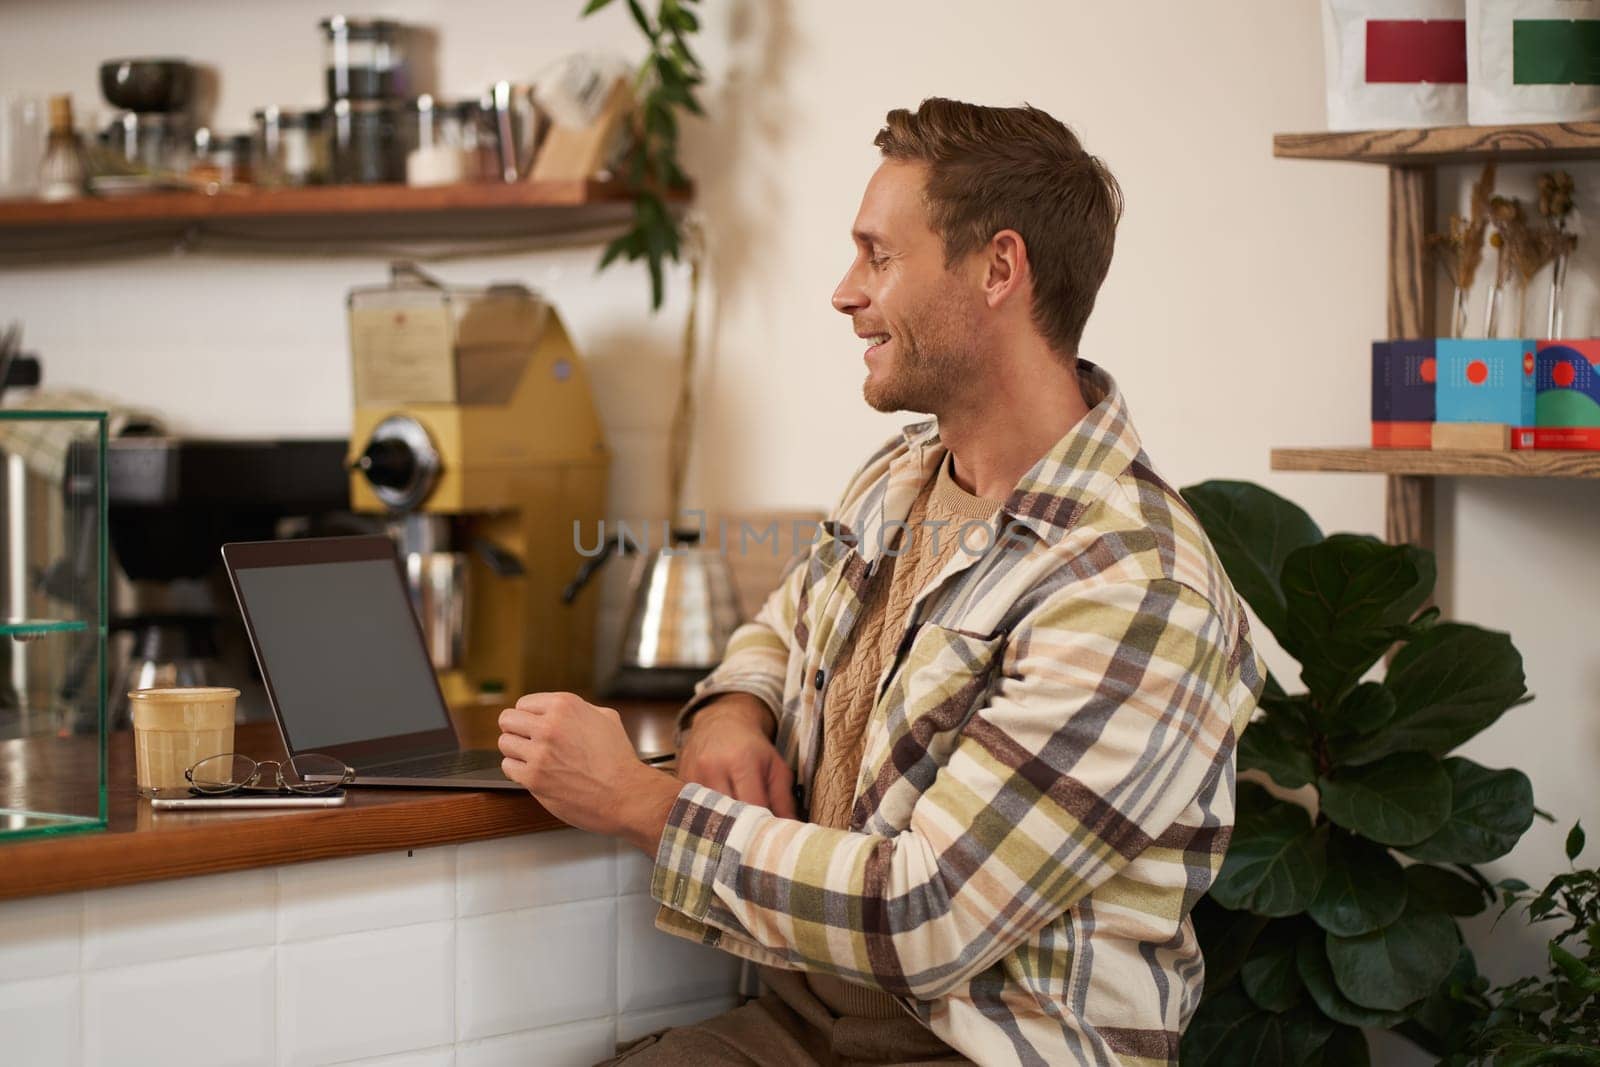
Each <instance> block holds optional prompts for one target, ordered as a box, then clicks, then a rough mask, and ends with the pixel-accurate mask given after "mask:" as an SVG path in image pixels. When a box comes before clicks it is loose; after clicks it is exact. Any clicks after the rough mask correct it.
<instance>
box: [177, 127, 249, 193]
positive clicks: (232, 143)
mask: <svg viewBox="0 0 1600 1067" xmlns="http://www.w3.org/2000/svg"><path fill="white" fill-rule="evenodd" d="M254 154H255V138H254V137H252V136H251V135H250V134H248V133H240V134H233V135H231V136H223V135H219V134H216V133H213V132H212V131H211V130H209V129H207V128H206V127H204V126H202V127H200V128H199V129H198V130H196V131H195V132H194V159H193V161H192V162H190V164H189V179H190V180H191V181H193V182H196V183H199V184H201V185H204V186H206V187H208V188H213V187H220V186H224V185H248V184H250V183H251V181H252V180H253V178H254V174H253V172H252V162H253V157H254Z"/></svg>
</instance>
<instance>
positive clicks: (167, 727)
mask: <svg viewBox="0 0 1600 1067" xmlns="http://www.w3.org/2000/svg"><path fill="white" fill-rule="evenodd" d="M238 699H239V691H238V690H237V689H229V688H225V687H212V686H206V687H190V688H182V689H135V690H133V691H132V692H130V693H129V694H128V704H129V706H130V707H131V709H132V711H133V755H134V765H135V768H136V776H137V779H138V787H139V793H140V794H141V795H143V796H147V797H148V796H154V795H156V794H157V793H158V792H160V791H162V790H169V789H183V788H186V787H187V786H188V784H189V782H188V779H186V778H185V777H184V776H183V772H184V771H186V770H188V769H189V768H190V767H193V766H194V765H195V764H196V763H198V762H200V761H201V760H203V759H205V758H206V757H208V756H219V755H222V754H223V753H225V752H232V751H233V710H234V704H235V702H236V701H237V700H238Z"/></svg>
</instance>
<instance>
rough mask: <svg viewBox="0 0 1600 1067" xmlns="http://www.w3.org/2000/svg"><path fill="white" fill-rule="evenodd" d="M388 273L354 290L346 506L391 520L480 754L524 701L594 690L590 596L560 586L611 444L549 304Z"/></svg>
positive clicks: (454, 706) (428, 635)
mask: <svg viewBox="0 0 1600 1067" xmlns="http://www.w3.org/2000/svg"><path fill="white" fill-rule="evenodd" d="M391 271H392V276H391V279H390V283H389V284H388V285H384V286H375V287H370V288H362V289H355V290H353V291H352V292H351V293H350V298H349V318H350V352H351V365H352V372H353V377H354V398H355V417H354V423H353V425H352V427H351V434H350V444H351V455H350V457H349V458H350V469H351V475H350V499H351V504H352V506H353V507H354V509H355V510H357V511H362V512H381V513H383V514H385V515H386V516H387V517H388V521H389V529H390V532H391V534H392V535H393V536H394V537H395V538H396V540H397V542H398V544H399V548H400V552H401V555H402V558H403V559H404V562H405V567H406V577H407V582H408V585H409V588H410V592H411V597H412V604H413V607H415V608H416V611H417V616H418V618H419V620H420V621H421V623H422V628H423V633H424V636H425V639H426V643H427V645H428V652H429V655H430V656H431V657H432V660H433V665H434V669H435V670H436V671H437V672H438V675H439V681H440V687H441V689H442V690H443V692H444V696H445V700H446V701H447V702H448V703H449V705H450V708H451V714H452V717H453V718H454V719H455V721H456V726H457V731H458V733H460V734H461V735H462V738H463V741H464V742H466V743H468V744H472V745H475V746H482V747H491V748H492V747H493V746H494V738H495V737H496V736H497V735H498V729H497V727H496V726H495V724H494V719H495V716H496V714H497V713H498V711H499V709H500V708H503V707H506V706H509V704H510V703H512V702H514V701H515V700H516V698H517V697H518V696H520V695H521V694H523V693H528V692H537V691H545V690H579V691H581V690H586V689H589V688H590V687H591V685H592V682H593V678H592V674H593V670H594V644H595V615H596V607H597V598H598V595H599V594H598V590H597V589H594V588H590V589H587V590H585V591H584V592H583V594H581V595H580V596H579V597H578V598H577V599H576V600H575V601H573V602H572V603H570V604H569V603H564V602H563V600H562V596H561V594H562V589H563V588H564V587H565V586H566V585H567V583H568V582H569V581H570V580H571V578H572V576H573V574H574V572H575V571H576V570H577V569H578V567H579V565H580V564H581V563H582V562H583V559H582V557H581V556H580V555H579V553H578V550H577V547H576V546H577V544H578V540H577V537H578V531H579V530H581V531H582V535H583V536H584V537H586V538H592V537H593V536H594V534H593V531H594V530H595V529H596V528H597V527H598V524H599V522H600V519H601V516H602V515H603V514H604V508H605V502H606V480H607V477H608V475H609V473H610V467H611V455H610V452H609V450H608V449H607V448H606V444H605V437H604V434H603V432H602V430H601V426H600V420H599V417H598V416H597V415H596V413H595V406H594V398H593V395H592V393H591V391H590V388H589V379H588V375H587V373H586V372H585V369H584V363H583V360H582V359H581V358H580V357H579V355H578V353H577V351H576V350H575V349H574V347H573V345H572V341H571V339H570V338H569V337H568V335H567V330H566V328H565V326H564V325H563V324H562V322H561V318H560V316H559V315H558V314H557V313H556V310H555V308H553V307H552V306H550V305H549V304H548V303H547V302H546V301H545V300H543V299H542V298H541V297H540V296H539V295H538V294H536V293H533V292H531V291H530V290H528V289H526V288H524V287H522V286H520V285H492V286H488V287H485V288H467V287H454V286H446V285H444V284H442V283H440V282H439V281H437V280H436V279H434V278H432V277H430V276H428V275H426V274H424V273H422V272H421V271H420V270H418V269H417V268H416V267H415V266H413V265H411V264H395V265H393V267H392V268H391Z"/></svg>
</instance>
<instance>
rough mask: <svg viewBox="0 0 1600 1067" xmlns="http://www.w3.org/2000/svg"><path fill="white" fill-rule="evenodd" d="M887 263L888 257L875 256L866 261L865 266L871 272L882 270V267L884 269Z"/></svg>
mask: <svg viewBox="0 0 1600 1067" xmlns="http://www.w3.org/2000/svg"><path fill="white" fill-rule="evenodd" d="M888 262H889V257H888V256H875V257H873V258H872V259H869V260H867V264H868V265H869V266H870V267H872V269H873V270H882V269H883V267H884V264H886V263H888Z"/></svg>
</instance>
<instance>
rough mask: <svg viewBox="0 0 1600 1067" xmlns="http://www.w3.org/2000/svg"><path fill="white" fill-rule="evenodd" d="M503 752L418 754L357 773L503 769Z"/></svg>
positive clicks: (426, 774)
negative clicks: (501, 763)
mask: <svg viewBox="0 0 1600 1067" xmlns="http://www.w3.org/2000/svg"><path fill="white" fill-rule="evenodd" d="M500 759H501V757H500V753H499V752H498V751H497V750H495V749H487V748H483V749H466V750H463V751H459V752H442V753H440V754H438V755H436V756H419V757H417V758H416V759H408V760H401V761H400V762H398V763H384V764H380V765H379V766H376V767H363V768H361V771H360V772H359V773H358V774H357V775H356V779H357V780H358V781H359V780H360V779H362V778H454V777H455V776H456V775H458V774H471V773H473V772H475V771H487V770H494V771H498V770H500Z"/></svg>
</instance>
